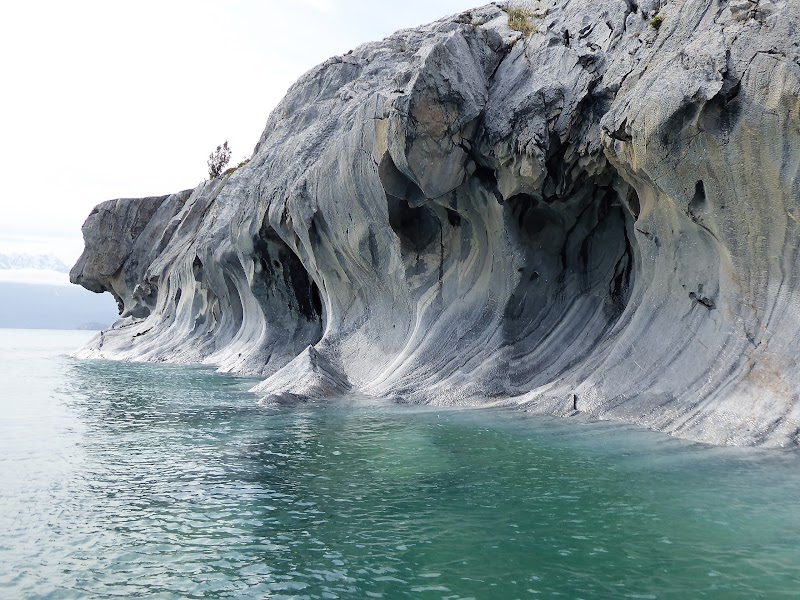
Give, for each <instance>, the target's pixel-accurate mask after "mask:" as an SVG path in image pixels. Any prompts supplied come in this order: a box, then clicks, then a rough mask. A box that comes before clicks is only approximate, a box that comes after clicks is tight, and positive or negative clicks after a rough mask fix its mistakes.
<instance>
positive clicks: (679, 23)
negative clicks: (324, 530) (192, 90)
mask: <svg viewBox="0 0 800 600" xmlns="http://www.w3.org/2000/svg"><path fill="white" fill-rule="evenodd" d="M534 7H535V10H534V16H533V21H532V23H533V25H534V27H535V31H534V32H533V33H532V34H531V35H530V36H528V37H527V38H526V37H523V36H522V35H521V34H520V33H519V32H517V31H514V30H512V29H510V28H509V27H508V16H507V14H506V13H505V12H504V11H503V10H502V8H501V7H498V6H495V5H489V6H485V7H483V8H478V9H475V10H471V11H467V12H464V13H462V14H459V15H456V16H453V17H450V18H446V19H442V20H440V21H437V22H435V23H433V24H431V25H427V26H424V27H419V28H417V29H410V30H402V31H399V32H397V33H396V34H394V35H392V36H391V37H389V38H387V39H385V40H383V41H381V42H376V43H369V44H365V45H363V46H360V47H359V48H357V49H355V50H353V51H352V52H350V53H348V54H346V55H344V56H337V57H335V58H332V59H330V60H328V61H326V62H325V63H323V64H322V65H320V66H318V67H317V68H315V69H313V70H312V71H310V72H309V73H307V74H306V75H304V76H303V77H302V78H301V79H300V80H299V81H298V82H297V83H296V84H295V85H294V86H293V87H292V88H291V89H290V90H289V92H288V94H287V95H286V97H285V98H284V100H283V101H282V102H281V103H280V104H279V105H278V107H277V108H276V109H275V110H274V111H273V113H272V115H271V116H270V118H269V121H268V123H267V126H266V129H265V131H264V133H263V134H262V136H261V139H260V141H259V143H258V145H257V146H256V148H255V151H254V153H253V157H252V159H251V160H250V162H249V163H248V164H247V165H245V166H243V167H241V168H239V169H238V170H236V171H235V172H233V173H230V174H228V175H225V176H224V177H222V178H221V179H215V180H213V181H208V182H205V183H203V184H201V185H200V186H198V187H197V188H195V189H194V190H187V191H184V192H180V193H177V194H173V195H170V196H164V197H159V198H144V199H138V200H133V199H130V200H113V201H110V202H106V203H103V204H101V205H100V206H98V207H97V208H96V209H95V210H94V212H93V213H92V214H91V215H90V216H89V218H88V220H87V221H86V224H85V225H84V228H83V232H84V237H85V240H86V250H85V252H84V254H83V256H82V257H81V258H80V260H79V261H78V263H77V264H76V265H75V267H74V268H73V270H72V273H71V278H72V281H73V282H74V283H79V284H81V285H83V286H84V287H87V288H88V289H91V290H93V291H96V292H101V291H109V292H111V293H112V294H114V296H115V297H116V299H117V301H118V303H119V306H120V311H121V315H122V318H121V320H120V321H118V322H117V323H116V324H115V325H114V327H113V328H112V329H111V330H109V331H106V332H104V333H103V334H102V335H101V336H99V337H98V338H96V339H95V340H94V341H93V342H92V343H91V344H90V346H89V347H87V348H85V349H84V350H82V351H81V352H80V356H83V357H90V358H112V359H123V360H148V361H175V362H200V363H205V364H210V365H216V366H218V367H219V368H220V369H221V370H222V371H227V372H237V373H247V374H257V375H260V376H262V377H263V378H264V379H265V380H264V382H263V383H262V384H260V385H259V386H258V387H257V390H259V391H260V392H261V393H262V395H264V396H265V398H267V399H268V401H281V400H297V399H304V398H318V397H328V396H332V395H337V394H342V393H349V392H353V393H359V394H366V395H374V396H381V397H392V398H396V399H398V400H399V401H405V402H419V403H433V404H439V405H453V404H458V405H497V404H502V405H514V406H520V407H523V408H525V409H527V410H531V411H537V412H544V413H550V414H556V415H571V414H576V413H583V414H586V415H588V416H590V417H595V418H608V419H618V420H622V421H627V422H633V423H639V424H643V425H645V426H648V427H652V428H655V429H659V430H663V431H667V432H670V433H673V434H675V435H679V436H683V437H688V438H691V439H696V440H702V441H706V442H711V443H727V444H760V445H768V446H780V445H797V444H799V443H800V401H799V400H798V397H799V396H800V370H798V365H797V359H798V354H799V353H800V279H798V273H800V271H798V268H797V259H798V254H799V253H800V0H774V1H772V2H767V1H764V0H762V1H760V2H759V1H757V0H731V1H725V0H671V1H668V2H663V1H662V2H659V1H658V0H642V1H640V2H638V3H637V2H636V1H635V0H593V1H592V2H586V1H585V0H559V1H551V0H543V1H541V2H539V3H535V4H534Z"/></svg>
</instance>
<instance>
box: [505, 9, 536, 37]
mask: <svg viewBox="0 0 800 600" xmlns="http://www.w3.org/2000/svg"><path fill="white" fill-rule="evenodd" d="M505 11H506V13H508V26H509V27H510V28H511V29H513V30H515V31H519V32H520V33H522V35H524V36H525V37H528V36H529V35H530V34H532V33H533V32H534V31H535V30H536V28H535V27H534V26H533V23H531V19H533V10H532V8H531V6H530V5H529V4H528V3H515V4H510V3H509V4H508V5H506V7H505Z"/></svg>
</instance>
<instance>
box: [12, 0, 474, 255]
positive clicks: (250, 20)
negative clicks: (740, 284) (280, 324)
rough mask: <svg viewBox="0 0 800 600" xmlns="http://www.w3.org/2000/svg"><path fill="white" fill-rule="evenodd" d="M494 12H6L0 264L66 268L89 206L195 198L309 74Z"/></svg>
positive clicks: (461, 0)
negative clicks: (35, 258) (408, 36)
mask: <svg viewBox="0 0 800 600" xmlns="http://www.w3.org/2000/svg"><path fill="white" fill-rule="evenodd" d="M486 1H488V0H405V1H403V2H380V1H375V0H372V1H368V0H363V1H362V0H293V1H288V0H283V1H273V0H264V1H261V2H259V1H256V0H232V1H224V0H217V1H215V2H211V1H207V0H158V1H155V0H137V1H136V2H116V1H110V0H73V1H71V2H66V1H64V0H44V1H37V2H9V1H6V0H2V1H1V2H0V14H1V15H2V17H1V18H0V165H2V174H3V181H2V184H0V251H22V252H24V251H27V252H40V253H52V254H55V255H56V256H58V257H59V258H60V259H61V260H63V261H64V262H65V263H67V264H69V265H72V263H74V262H75V260H76V259H77V257H78V256H79V255H80V253H81V251H82V249H83V242H82V239H81V234H80V226H81V224H82V223H83V220H84V219H85V218H86V216H87V215H88V213H89V211H90V210H91V209H92V207H93V206H94V205H95V204H97V203H99V202H102V201H103V200H108V199H111V198H120V197H140V196H149V195H161V194H168V193H171V192H176V191H179V190H183V189H187V188H192V187H194V186H196V185H197V184H198V183H199V182H200V181H202V180H203V179H204V178H206V177H207V167H206V160H207V158H208V155H209V153H210V152H211V151H212V150H213V149H214V148H215V147H216V146H217V144H220V143H222V142H223V141H224V140H225V139H227V140H228V142H229V144H230V146H231V149H232V151H233V157H232V159H231V163H233V164H235V163H236V162H238V161H239V160H241V159H242V158H244V157H246V156H249V155H250V153H251V152H252V150H253V147H254V146H255V144H256V142H257V141H258V138H259V136H260V134H261V131H262V129H263V128H264V125H265V124H266V121H267V116H268V115H269V112H270V111H271V110H272V108H273V107H274V106H275V105H276V104H277V103H278V101H279V100H280V99H281V97H282V96H283V95H284V93H285V91H286V89H287V88H288V87H289V86H290V85H291V84H292V83H293V82H294V81H295V80H296V79H297V78H298V77H299V76H300V75H302V74H303V73H304V72H305V71H307V70H308V69H310V68H311V67H313V66H314V65H316V64H319V63H320V62H322V61H324V60H325V59H327V58H328V57H330V56H333V55H336V54H343V53H345V52H347V51H348V50H350V49H352V48H354V47H355V46H357V45H359V44H361V43H363V42H367V41H370V40H376V39H381V38H383V37H385V36H387V35H389V34H390V33H392V32H393V31H395V30H397V29H400V28H403V27H412V26H415V25H420V24H422V23H427V22H430V21H433V20H436V19H438V18H440V17H443V16H445V15H448V14H452V13H456V12H459V11H462V10H465V9H467V8H472V7H474V6H478V5H481V4H484V3H486Z"/></svg>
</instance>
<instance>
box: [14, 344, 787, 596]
mask: <svg viewBox="0 0 800 600" xmlns="http://www.w3.org/2000/svg"><path fill="white" fill-rule="evenodd" d="M8 335H10V334H8V333H3V332H0V341H4V342H5V343H4V344H2V345H0V348H2V350H0V352H2V356H0V358H2V359H4V360H0V365H3V366H2V367H0V369H2V370H4V371H5V373H3V380H4V381H5V382H6V384H5V385H6V387H7V389H8V390H9V394H7V395H6V397H5V398H4V399H3V400H2V401H0V402H2V403H1V404H0V409H2V411H3V413H2V414H3V422H2V425H0V453H1V454H2V456H3V458H1V459H0V477H2V481H3V483H4V485H3V486H2V487H1V488H0V509H1V510H0V512H2V515H0V531H1V532H2V536H1V537H0V596H1V597H10V598H17V597H19V598H28V597H52V598H87V597H91V598H103V597H112V596H114V597H144V596H150V595H153V596H154V597H158V598H225V597H230V598H370V597H374V598H452V599H455V598H470V597H471V598H521V597H531V596H536V595H538V596H540V597H543V598H551V597H564V598H625V597H630V598H681V599H685V598H748V599H749V598H759V597H763V598H777V597H794V595H795V594H796V590H797V589H798V586H799V585H800V576H799V575H798V572H799V571H798V566H799V565H800V542H799V541H798V536H797V531H800V511H798V506H797V502H798V500H797V499H798V497H800V494H798V492H800V469H799V468H798V464H800V463H799V462H798V458H799V457H798V456H797V455H796V454H793V453H786V452H774V451H771V452H761V451H752V450H738V449H719V448H709V447H705V446H700V445H696V444H690V443H686V442H682V441H679V440H674V439H671V438H668V437H666V436H662V435H660V434H654V433H650V432H644V431H641V430H637V429H635V428H628V427H620V426H614V425H610V424H576V423H570V422H566V421H564V420H554V419H543V418H538V417H537V418H531V417H526V416H525V415H521V414H519V413H516V412H506V411H456V410H449V411H441V410H436V409H421V408H413V407H399V406H394V405H390V404H386V403H383V402H377V401H370V400H366V399H361V398H345V399H340V400H337V401H333V402H328V403H321V404H310V405H302V406H297V407H279V408H261V407H258V406H257V405H256V404H255V401H254V400H255V398H254V397H253V396H252V395H251V394H248V393H247V392H246V391H245V390H246V389H247V388H248V387H249V385H250V383H251V382H250V381H247V380H243V379H237V378H233V377H228V376H221V375H217V374H215V373H213V372H212V371H210V370H206V369H198V368H180V367H172V366H163V365H144V364H116V363H102V362H79V361H73V360H71V359H67V358H65V357H63V356H62V357H54V355H56V354H58V351H60V350H62V349H63V346H65V345H67V343H68V342H69V341H74V340H73V338H69V337H68V336H67V337H61V338H58V336H55V338H56V339H50V338H48V339H41V338H35V339H28V338H25V337H24V336H23V334H21V333H19V332H18V333H17V334H16V335H17V338H14V339H13V340H12V341H14V340H16V341H14V343H9V338H8ZM4 336H5V337H4ZM67 347H68V346H67ZM6 417H8V419H7V418H6ZM5 484H7V485H5Z"/></svg>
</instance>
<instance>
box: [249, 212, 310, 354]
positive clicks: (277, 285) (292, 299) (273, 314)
mask: <svg viewBox="0 0 800 600" xmlns="http://www.w3.org/2000/svg"><path fill="white" fill-rule="evenodd" d="M252 260H253V262H254V264H255V265H256V266H257V268H256V273H257V276H256V277H254V279H253V283H252V285H251V289H252V292H253V295H254V296H255V298H256V300H257V301H258V304H259V306H260V307H261V310H262V311H263V313H264V316H265V317H266V318H267V320H268V321H269V320H275V319H278V318H283V319H287V320H288V319H292V318H295V319H296V318H297V317H300V318H301V319H303V320H305V321H307V322H309V323H315V324H317V329H319V335H318V336H317V338H316V339H314V340H313V341H311V342H309V343H316V342H317V341H319V338H320V337H321V331H322V326H323V320H324V310H323V302H322V294H321V292H320V289H319V287H318V286H317V284H316V282H315V281H314V280H313V279H312V277H311V276H310V274H309V273H308V270H307V269H306V268H305V266H304V265H303V262H302V261H301V260H300V258H299V257H298V256H297V254H296V253H295V252H294V251H293V250H292V249H291V248H290V247H289V245H288V244H287V243H286V242H285V241H283V240H282V239H281V238H280V237H279V236H278V234H277V233H276V232H275V231H274V230H273V229H272V228H271V227H270V226H269V225H268V224H264V225H263V226H262V227H261V229H260V231H259V233H258V235H257V236H255V238H254V240H253V256H252ZM281 315H283V317H281Z"/></svg>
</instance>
